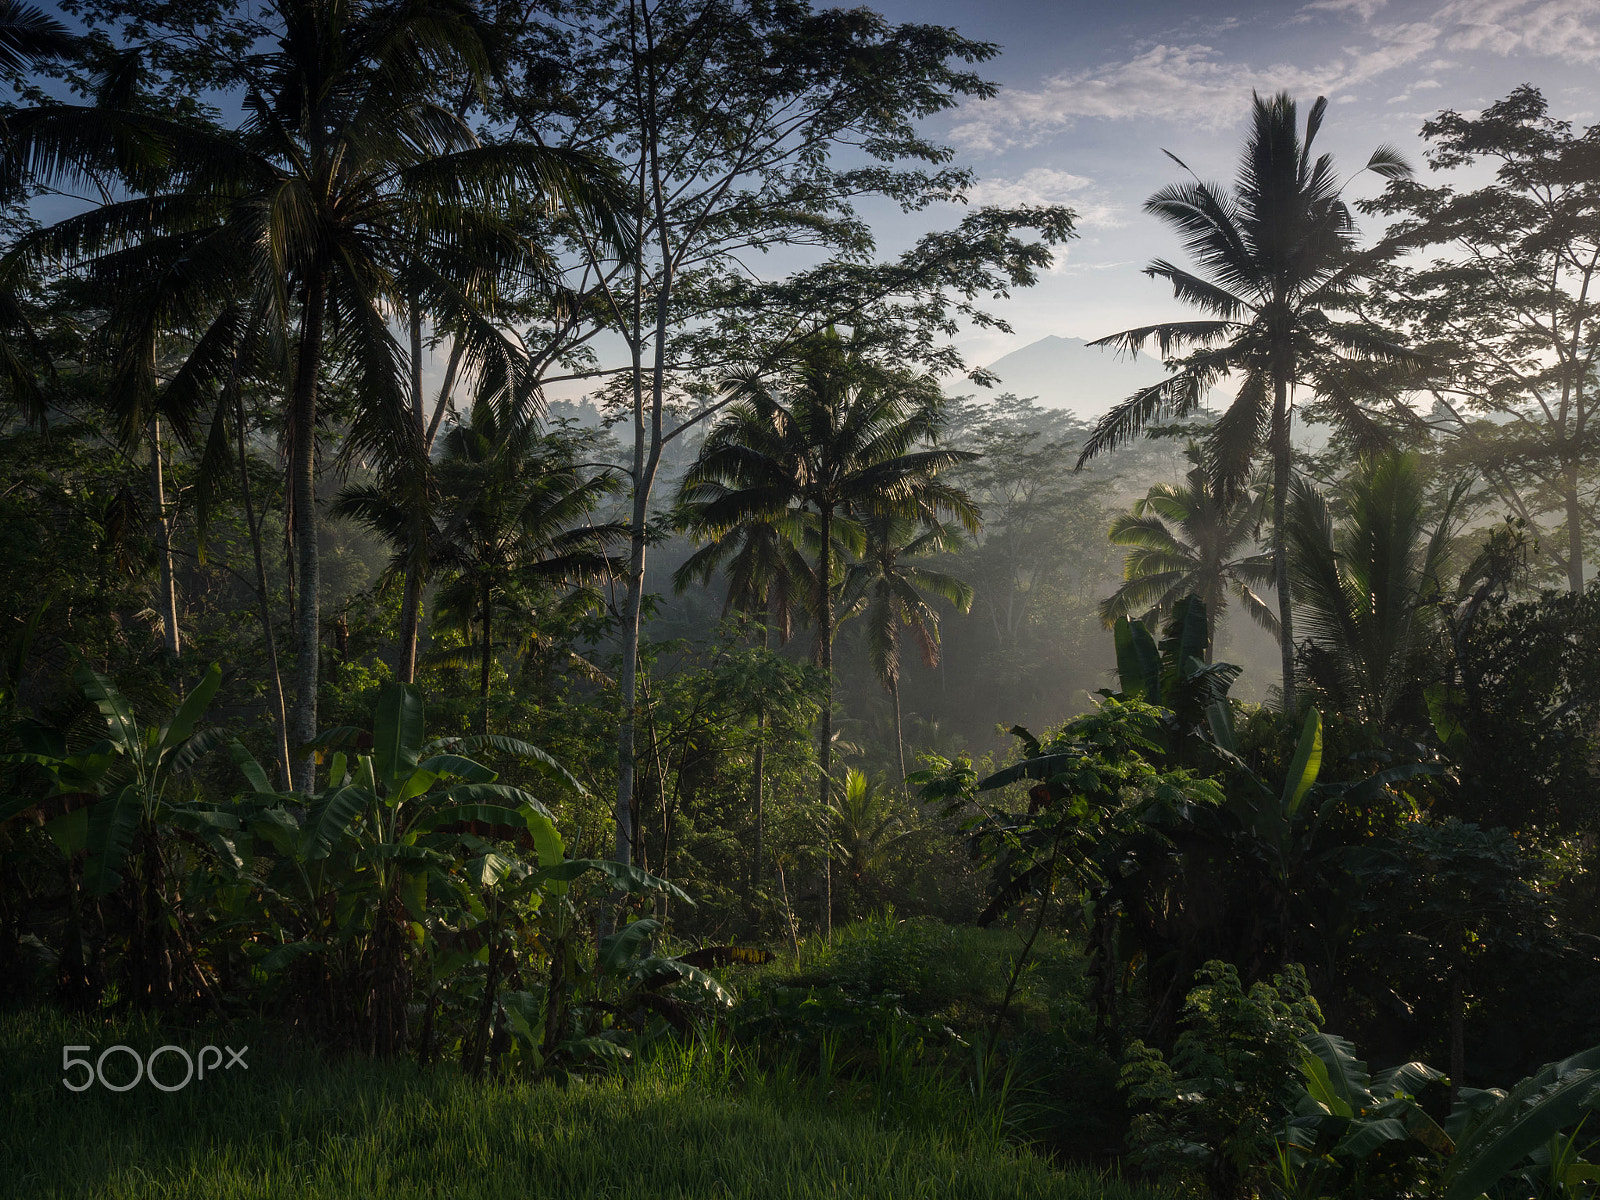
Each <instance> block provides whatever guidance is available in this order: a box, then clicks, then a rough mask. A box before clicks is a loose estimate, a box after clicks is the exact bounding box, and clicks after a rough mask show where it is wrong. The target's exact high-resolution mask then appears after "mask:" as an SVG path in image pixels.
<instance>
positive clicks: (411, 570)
mask: <svg viewBox="0 0 1600 1200" xmlns="http://www.w3.org/2000/svg"><path fill="white" fill-rule="evenodd" d="M410 318H411V319H410V324H411V330H410V332H411V415H412V418H413V419H414V420H415V421H416V423H417V435H418V436H419V437H422V438H423V439H424V440H426V437H427V430H428V426H427V421H426V419H425V418H424V416H423V412H422V312H421V310H420V309H419V308H418V306H417V298H416V297H415V296H412V298H411V314H410ZM421 501H422V496H421V495H420V494H419V495H418V496H416V497H414V502H416V503H420V502H421ZM421 525H422V522H421V520H420V519H419V518H418V515H417V514H413V518H412V547H411V550H412V561H410V562H408V563H407V564H406V578H405V583H404V585H403V588H402V590H401V593H400V644H399V646H398V647H396V649H395V663H394V676H395V678H396V679H398V680H399V681H400V682H401V683H415V682H416V679H417V622H418V613H419V610H420V609H421V606H422V572H421V570H420V569H419V566H418V563H417V562H416V552H417V549H418V547H417V545H416V543H417V541H418V539H419V538H420V537H421V535H422V533H423V530H422V528H421Z"/></svg>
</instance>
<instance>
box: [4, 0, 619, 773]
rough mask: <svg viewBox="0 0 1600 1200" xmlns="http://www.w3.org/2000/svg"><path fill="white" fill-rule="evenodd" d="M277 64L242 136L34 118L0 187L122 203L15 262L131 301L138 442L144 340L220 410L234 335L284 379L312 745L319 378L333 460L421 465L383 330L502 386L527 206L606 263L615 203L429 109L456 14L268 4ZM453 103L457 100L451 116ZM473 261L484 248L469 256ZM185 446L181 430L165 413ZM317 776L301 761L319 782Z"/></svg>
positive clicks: (301, 713)
mask: <svg viewBox="0 0 1600 1200" xmlns="http://www.w3.org/2000/svg"><path fill="white" fill-rule="evenodd" d="M268 13H269V19H272V20H273V21H274V22H275V23H276V25H277V29H278V33H279V36H278V40H277V43H276V45H275V46H268V47H267V48H266V49H264V50H263V51H261V52H259V53H256V54H252V55H250V56H248V57H246V58H245V59H243V60H242V61H241V62H240V63H239V64H238V75H237V79H236V82H237V84H238V86H239V88H240V90H241V91H242V98H241V102H240V104H241V110H242V112H243V114H244V117H243V120H242V122H241V123H240V124H239V125H238V127H237V128H235V129H231V130H222V129H213V128H201V127H197V126H196V125H194V124H191V123H186V122H181V121H177V120H173V119H170V118H168V117H166V116H163V115H161V114H160V113H156V112H151V111H147V109H148V108H149V106H139V105H137V104H134V103H129V104H120V103H118V102H117V101H116V100H115V98H112V99H111V100H109V101H108V102H107V103H102V104H100V105H90V106H74V105H47V106H43V107H40V108H36V109H32V110H28V111H26V112H23V113H19V114H15V115H14V116H13V117H12V119H11V126H10V134H11V137H10V143H9V145H8V147H7V153H6V156H5V157H6V161H5V163H4V166H5V167H6V172H5V173H6V174H7V175H8V176H11V177H17V176H30V177H32V178H35V179H39V180H41V181H54V182H69V183H77V182H81V181H82V180H84V179H88V180H90V181H92V182H93V183H95V184H98V185H100V186H102V187H104V188H105V189H106V190H107V192H108V194H119V195H121V196H124V197H127V198H125V199H120V200H116V201H114V202H112V203H108V204H105V205H102V206H101V207H99V208H96V209H93V210H90V211H88V212H86V213H83V214H81V215H79V216H76V217H72V218H69V219H67V220H65V221H62V222H60V223H58V224H56V225H54V226H52V227H51V228H49V229H47V230H44V231H42V232H41V233H40V234H39V235H37V236H36V237H34V238H32V239H29V244H28V247H27V250H28V252H29V253H32V254H34V255H38V256H55V257H57V258H59V259H62V260H65V261H67V262H77V263H87V264H88V265H89V269H90V274H91V275H92V276H93V277H94V279H95V281H96V282H98V283H99V284H101V285H102V287H103V288H104V289H105V290H106V291H107V292H110V293H114V294H120V295H122V296H124V297H126V298H127V301H128V302H127V303H126V304H124V305H123V306H122V311H121V312H120V313H119V314H117V323H118V324H119V326H120V330H121V333H122V337H121V339H120V340H121V342H122V345H123V351H122V353H121V355H120V357H119V366H118V369H117V372H116V379H115V380H114V382H113V388H112V390H113V392H121V393H123V394H126V395H127V396H129V397H131V398H132V399H131V400H130V401H129V402H127V403H124V404H122V405H121V412H122V414H123V415H122V420H123V422H124V423H125V424H127V425H128V426H130V427H131V428H133V429H142V428H143V427H144V425H145V424H146V423H147V420H148V416H149V406H148V404H147V403H144V402H143V400H142V398H147V397H151V396H153V395H154V393H155V378H154V355H153V354H152V353H151V352H150V348H151V347H152V346H153V345H154V344H155V341H156V339H157V337H158V336H159V335H161V334H162V333H164V332H166V331H170V330H173V329H178V330H182V331H184V332H185V333H188V332H190V331H192V336H193V350H192V352H191V354H190V356H189V359H188V362H187V363H186V364H185V368H184V370H185V371H186V372H188V374H189V375H190V376H191V377H192V379H193V381H194V386H193V387H192V388H190V389H188V390H187V391H184V392H182V394H184V395H192V396H194V397H196V398H203V397H204V396H206V395H208V394H210V393H213V392H214V391H216V390H217V389H218V387H219V386H220V379H221V377H222V376H224V375H226V374H228V373H230V372H233V371H236V370H237V369H238V366H239V364H238V358H237V355H236V353H235V352H236V350H237V348H238V346H239V344H240V343H239V339H240V337H241V335H242V331H243V330H244V329H246V328H252V329H254V328H257V327H258V326H260V325H262V324H264V325H265V326H266V327H267V328H268V329H269V330H271V331H272V333H273V337H274V338H275V340H276V343H277V344H278V346H280V347H281V353H280V355H279V357H280V359H281V360H282V361H283V362H285V363H286V364H287V366H286V372H285V373H286V375H287V380H286V381H285V382H286V386H285V391H286V402H285V417H286V420H285V435H284V436H285V441H286V455H285V457H286V459H287V463H288V473H289V484H290V486H289V512H288V523H289V533H290V540H291V543H292V547H293V549H292V554H293V559H292V562H293V567H294V584H295V632H296V643H297V650H298V653H297V658H296V664H295V675H294V679H295V689H294V690H295V700H294V706H293V710H292V712H291V716H290V737H291V740H292V741H294V742H296V743H298V744H299V745H301V746H304V745H306V744H308V743H310V742H311V741H312V740H313V739H314V737H315V736H316V732H317V719H316V708H317V681H318V658H319V655H318V653H317V645H318V637H319V615H320V608H319V597H318V582H319V575H320V570H319V559H318V553H317V496H316V476H317V447H318V442H319V438H318V432H317V431H318V425H319V422H320V421H321V419H322V410H321V407H320V406H319V396H320V394H321V390H322V385H323V382H324V380H325V379H326V378H327V377H329V376H330V375H332V376H335V377H339V376H342V377H343V378H344V379H345V380H346V381H347V382H348V383H349V384H350V385H351V386H352V387H353V390H354V391H355V393H356V395H357V397H358V398H359V401H360V403H359V406H358V408H357V410H356V417H355V420H354V422H353V424H352V426H351V428H350V430H349V434H348V436H347V438H346V441H345V445H344V453H345V454H346V455H347V456H351V457H354V456H361V457H364V458H366V459H368V460H369V461H372V460H376V461H378V462H380V463H381V464H382V465H383V466H385V467H386V468H387V469H388V470H389V471H390V473H391V474H394V475H395V476H397V477H398V476H400V475H402V474H404V473H405V472H408V471H409V472H420V471H422V470H424V469H425V463H424V461H423V455H422V453H421V450H420V438H419V431H418V430H417V427H416V423H415V421H414V419H412V414H411V402H410V397H409V396H408V395H407V388H406V386H405V379H406V375H407V372H408V369H409V365H408V363H407V361H406V355H405V353H404V352H403V351H402V349H401V348H400V346H399V345H398V343H397V342H396V340H395V338H394V336H393V335H392V333H391V331H390V322H391V319H393V318H396V317H398V316H399V315H400V314H403V313H405V312H406V311H407V310H408V308H409V307H411V306H420V307H421V308H422V309H423V310H425V311H427V312H429V313H430V314H432V315H433V316H434V317H435V319H436V320H440V321H445V322H447V323H449V324H451V326H452V327H459V328H462V329H465V330H469V331H471V332H472V333H473V336H474V339H475V340H474V343H473V347H472V350H471V352H470V353H471V355H472V357H473V358H474V360H475V362H476V364H477V365H478V366H481V367H482V368H484V369H485V370H489V371H491V372H492V371H493V370H494V369H495V368H494V364H495V363H496V362H499V363H501V364H503V369H502V373H503V374H504V375H505V376H507V377H510V376H511V375H513V374H514V373H515V370H516V365H517V364H516V363H515V362H514V361H512V362H507V360H508V359H512V360H514V359H516V358H517V356H518V352H517V351H516V350H515V348H514V347H512V346H511V344H510V343H508V342H507V341H505V340H504V339H503V338H501V337H500V336H499V334H498V331H496V330H494V329H493V328H492V323H490V322H487V321H486V320H485V319H484V315H483V314H484V309H485V300H486V297H489V296H492V294H493V293H494V291H495V290H496V289H497V288H498V287H500V286H501V283H502V277H503V275H504V274H505V273H506V271H508V270H509V271H511V272H512V273H520V274H524V275H533V274H537V273H538V271H539V270H540V269H542V268H543V267H544V266H545V265H547V263H548V259H547V257H546V256H544V255H542V254H540V253H539V251H538V248H537V247H535V246H533V245H531V244H530V243H529V242H528V241H527V239H526V238H524V237H522V236H520V234H519V232H518V229H519V219H518V214H519V213H520V212H522V211H525V210H524V206H525V205H528V204H535V203H544V202H556V203H559V204H561V205H562V206H564V207H565V208H566V209H567V210H568V211H569V212H572V213H575V214H581V215H582V216H583V219H585V220H588V221H590V222H592V223H594V224H596V225H597V226H598V227H599V228H600V230H601V235H602V237H604V238H606V239H607V240H609V241H611V242H612V243H614V244H625V242H626V238H625V236H624V235H623V234H622V233H621V231H620V229H619V227H618V226H617V225H616V223H615V221H614V220H613V219H612V217H611V214H613V213H614V212H616V211H618V210H620V209H621V208H622V206H623V205H624V204H625V203H626V198H625V197H624V196H622V195H621V193H620V192H619V191H618V190H617V189H616V187H615V186H614V183H613V177H612V176H611V175H610V173H609V169H608V167H607V164H605V163H603V162H602V161H600V160H599V159H597V158H595V157H593V156H590V155H586V154H579V153H575V152H570V151H563V150H557V149H549V148H544V147H539V146H532V145H527V144H509V145H496V146H485V145H482V144H481V143H480V142H479V141H478V139H477V138H476V137H475V136H474V134H473V133H472V130H471V128H470V126H469V125H468V124H467V122H466V121H465V119H464V118H463V117H462V116H461V114H460V113H459V112H458V111H457V110H456V109H455V108H454V107H453V106H452V105H450V104H446V103H443V102H441V100H440V99H439V89H440V87H441V81H443V80H451V81H453V83H454V85H456V87H457V90H458V91H459V87H460V85H465V86H466V87H468V88H469V89H470V88H472V87H474V86H477V85H480V84H481V82H482V81H483V80H484V79H485V78H486V74H487V70H488V65H489V64H488V58H487V55H486V52H485V50H484V41H483V37H482V30H481V22H480V20H479V18H478V14H477V10H476V7H475V5H473V4H472V3H470V2H469V3H443V2H440V3H435V2H433V0H422V2H420V3H409V2H404V3H403V2H399V0H381V2H377V3H373V2H363V0H274V2H273V3H272V4H271V5H270V6H269V9H268ZM453 99H454V97H452V100H453ZM486 248H489V249H492V250H493V251H494V252H493V253H485V250H486ZM165 415H166V416H167V418H168V420H169V421H170V422H171V423H172V425H173V427H174V432H175V433H176V434H178V435H179V436H183V435H184V426H185V420H184V419H182V418H180V417H179V416H178V415H177V414H176V413H175V412H174V411H172V410H169V411H167V412H166V414H165ZM314 771H315V760H314V758H312V757H309V756H307V757H304V758H301V759H299V760H297V762H296V771H295V785H296V786H297V787H299V788H302V789H309V788H311V787H312V786H313V774H314Z"/></svg>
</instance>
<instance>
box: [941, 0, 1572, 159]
mask: <svg viewBox="0 0 1600 1200" xmlns="http://www.w3.org/2000/svg"><path fill="white" fill-rule="evenodd" d="M1382 8H1383V0H1312V3H1311V4H1309V5H1307V6H1304V7H1302V8H1301V9H1300V12H1299V16H1300V17H1304V18H1306V19H1310V15H1311V14H1313V13H1319V14H1320V13H1333V14H1337V15H1342V16H1345V17H1347V18H1350V19H1352V20H1355V21H1357V22H1358V23H1359V24H1360V26H1361V32H1360V37H1361V41H1360V43H1359V44H1354V45H1344V46H1339V47H1337V48H1336V49H1335V50H1333V51H1332V52H1330V54H1329V55H1328V57H1327V58H1326V59H1325V61H1323V62H1322V63H1320V64H1318V65H1315V66H1296V65H1291V64H1287V63H1274V64H1268V65H1258V64H1255V63H1248V62H1242V61H1238V60H1236V59H1231V58H1229V57H1227V56H1226V55H1224V54H1223V53H1222V51H1221V50H1219V49H1218V48H1217V47H1216V45H1213V44H1210V43H1205V42H1192V43H1187V44H1183V43H1179V42H1177V41H1175V40H1174V41H1170V42H1164V43H1161V44H1158V45H1153V46H1147V47H1145V48H1143V49H1141V50H1140V51H1139V52H1138V53H1136V54H1134V55H1133V56H1132V57H1130V58H1126V59H1122V60H1119V61H1112V62H1107V63H1102V64H1100V65H1099V66H1095V67H1091V68H1088V69H1086V70H1080V71H1068V72H1063V73H1061V74H1058V75H1054V76H1052V77H1050V78H1048V79H1046V80H1045V81H1044V82H1043V83H1042V84H1040V85H1039V86H1038V87H1036V88H1014V89H1008V90H1007V91H1004V92H1002V93H1001V94H1000V95H999V96H997V97H995V98H994V99H992V100H983V101H976V102H973V103H971V104H967V105H964V106H963V107H962V109H961V112H960V115H959V117H958V119H957V123H956V125H955V127H954V128H953V129H952V130H951V138H952V140H953V141H955V143H956V144H957V145H958V146H960V147H961V148H962V149H964V150H968V151H976V152H980V153H982V152H996V151H1000V150H1005V149H1008V148H1011V147H1016V146H1031V145H1036V144H1038V143H1039V142H1040V141H1042V140H1043V139H1045V138H1047V137H1049V136H1051V135H1052V134H1054V133H1057V132H1059V131H1061V130H1064V129H1069V128H1071V127H1072V126H1073V125H1074V124H1076V123H1077V122H1078V121H1081V120H1087V119H1095V118H1098V119H1102V120H1163V121H1172V122H1175V123H1179V124H1183V125H1188V126H1191V127H1199V128H1202V129H1208V130H1221V129H1226V128H1229V127H1230V126H1232V125H1233V124H1235V123H1236V122H1237V121H1238V120H1239V118H1240V117H1241V115H1242V114H1243V112H1244V106H1245V105H1246V104H1247V103H1248V101H1249V99H1250V93H1251V91H1252V90H1253V91H1257V92H1262V93H1268V92H1276V91H1280V90H1286V91H1288V92H1289V93H1290V94H1291V95H1295V96H1314V95H1325V96H1327V97H1329V99H1333V100H1338V99H1349V98H1350V93H1352V92H1354V91H1356V90H1359V89H1361V88H1362V87H1363V86H1364V85H1366V84H1368V83H1370V82H1372V81H1374V80H1376V79H1378V78H1380V77H1381V76H1384V75H1387V74H1388V73H1390V72H1392V71H1397V70H1400V69H1402V68H1410V69H1411V70H1412V71H1413V72H1414V73H1415V74H1418V75H1422V74H1426V73H1430V72H1433V71H1435V70H1437V69H1439V68H1441V67H1442V66H1446V65H1450V64H1449V62H1448V60H1447V59H1445V58H1443V55H1445V54H1461V53H1463V52H1467V53H1479V54H1483V53H1487V54H1493V55H1499V56H1512V55H1517V56H1538V57H1546V58H1555V59H1560V60H1563V61H1566V62H1573V63H1582V64H1588V63H1597V62H1600V0H1447V2H1446V3H1445V4H1444V5H1443V6H1441V7H1440V8H1439V9H1437V10H1436V11H1435V12H1434V13H1432V14H1431V15H1430V16H1429V17H1428V19H1427V20H1422V21H1407V22H1390V23H1379V22H1375V20H1374V18H1375V17H1376V16H1377V14H1378V13H1379V12H1380V11H1381V9H1382ZM1218 40H1219V41H1220V39H1218ZM1430 83H1431V81H1430V80H1422V81H1420V82H1417V83H1409V82H1408V84H1407V90H1406V91H1405V92H1403V93H1402V96H1404V97H1409V95H1410V93H1411V92H1414V91H1416V90H1418V89H1420V88H1424V87H1427V86H1429V85H1430ZM1391 86H1392V85H1391ZM1400 98H1401V97H1396V99H1395V100H1394V101H1392V102H1396V103H1397V102H1399V100H1400Z"/></svg>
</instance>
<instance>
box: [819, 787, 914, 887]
mask: <svg viewBox="0 0 1600 1200" xmlns="http://www.w3.org/2000/svg"><path fill="white" fill-rule="evenodd" d="M829 821H830V822H831V826H832V828H831V831H830V833H831V842H832V852H833V853H834V854H837V855H838V856H839V860H840V865H841V866H842V867H843V868H844V877H845V881H846V883H847V885H848V887H849V890H850V891H851V892H853V893H855V894H856V895H857V896H859V895H861V893H863V892H864V891H866V890H867V889H868V888H870V887H871V886H872V885H873V884H874V883H876V882H877V881H878V880H879V879H880V878H881V877H882V875H883V872H884V869H885V868H886V867H887V866H888V865H889V862H890V859H891V856H892V854H893V852H894V851H895V849H896V848H898V847H899V846H901V845H903V844H905V842H907V841H909V840H910V839H911V838H913V837H915V836H916V833H917V829H916V826H915V824H914V823H913V822H912V820H911V816H910V813H909V812H908V811H907V810H906V808H905V807H904V806H903V804H902V800H901V797H900V795H899V793H898V792H895V791H890V790H889V789H888V788H886V787H884V786H883V780H882V779H869V778H868V777H867V776H866V774H865V773H863V772H861V771H858V770H856V768H855V767H851V768H850V769H849V770H848V771H846V772H845V776H844V789H843V791H842V792H841V793H840V796H839V805H838V807H837V808H836V809H835V810H834V811H833V812H832V813H831V814H830V816H829Z"/></svg>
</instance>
